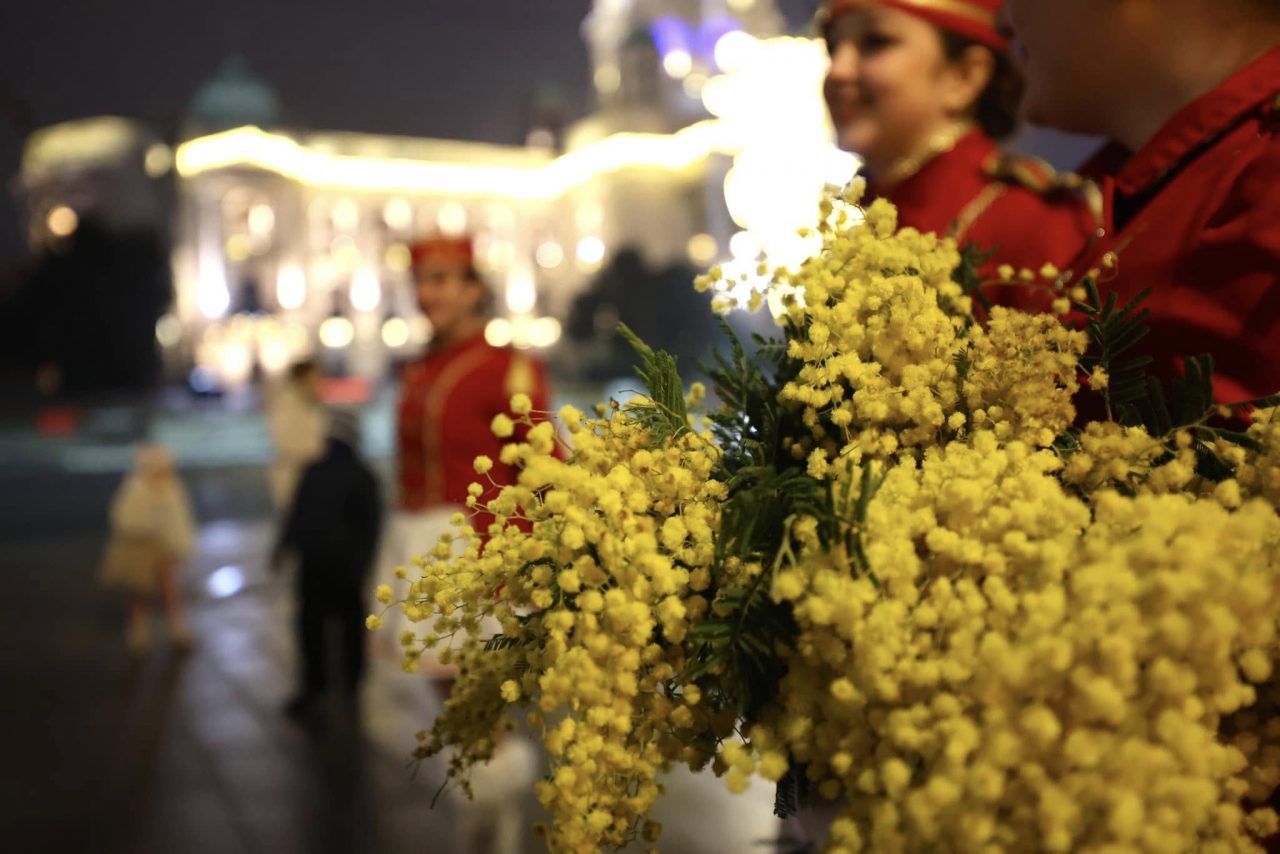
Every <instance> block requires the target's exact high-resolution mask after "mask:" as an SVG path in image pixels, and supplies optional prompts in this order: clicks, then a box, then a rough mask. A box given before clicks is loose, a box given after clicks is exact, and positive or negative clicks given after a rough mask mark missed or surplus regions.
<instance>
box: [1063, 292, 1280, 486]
mask: <svg viewBox="0 0 1280 854" xmlns="http://www.w3.org/2000/svg"><path fill="white" fill-rule="evenodd" d="M1083 285H1084V287H1085V291H1086V294H1087V298H1086V300H1085V301H1083V302H1077V303H1075V307H1076V309H1077V310H1079V311H1081V312H1083V313H1084V314H1085V316H1086V317H1087V319H1088V324H1087V326H1086V327H1085V328H1086V332H1087V333H1088V335H1089V350H1088V351H1087V352H1086V353H1085V355H1084V357H1083V358H1081V360H1080V364H1081V366H1082V367H1084V368H1085V369H1086V370H1089V371H1093V370H1096V369H1098V368H1101V369H1103V370H1105V371H1106V372H1107V374H1108V377H1109V381H1108V383H1107V387H1106V388H1104V389H1102V390H1101V391H1100V392H1096V391H1095V392H1094V393H1095V394H1098V395H1099V396H1100V397H1101V398H1102V401H1103V403H1104V405H1105V407H1106V414H1107V418H1108V419H1111V420H1114V421H1117V422H1119V423H1121V424H1126V425H1131V426H1140V427H1143V428H1144V429H1146V431H1147V432H1148V433H1150V434H1151V435H1152V436H1154V437H1156V438H1157V439H1161V440H1163V441H1165V442H1166V444H1168V443H1169V441H1170V440H1171V439H1172V437H1173V436H1174V435H1175V434H1176V433H1177V432H1179V431H1182V430H1186V431H1188V432H1189V433H1190V434H1191V437H1192V450H1193V451H1194V452H1195V455H1196V474H1198V475H1200V476H1201V477H1203V478H1206V479H1208V480H1212V481H1222V480H1225V479H1227V478H1229V477H1231V476H1232V474H1233V473H1234V472H1233V469H1232V467H1231V465H1230V464H1229V463H1228V462H1227V461H1226V460H1223V459H1222V458H1221V457H1220V456H1219V455H1218V453H1217V452H1216V451H1215V450H1214V446H1215V445H1216V444H1217V442H1218V441H1219V440H1222V441H1226V442H1230V443H1232V444H1235V445H1240V446H1242V447H1245V448H1249V449H1250V450H1262V447H1261V445H1260V444H1259V443H1258V442H1257V441H1256V440H1254V439H1253V438H1251V437H1250V436H1247V435H1245V434H1244V433H1241V432H1239V431H1237V430H1232V429H1230V428H1229V427H1228V426H1226V425H1225V424H1224V423H1222V421H1221V419H1219V420H1218V421H1217V422H1216V423H1215V421H1214V419H1215V418H1216V417H1217V416H1218V415H1219V406H1218V404H1217V402H1216V401H1215V400H1214V389H1213V367H1214V365H1213V357H1212V356H1211V355H1209V354H1203V355H1199V356H1187V357H1186V358H1184V360H1183V372H1182V376H1179V377H1175V378H1174V379H1173V381H1172V384H1171V386H1170V391H1171V395H1166V394H1165V389H1164V386H1163V385H1161V383H1160V381H1159V380H1158V379H1157V378H1155V377H1153V376H1150V375H1149V373H1148V369H1149V367H1150V365H1151V363H1152V358H1151V357H1150V356H1130V355H1128V354H1129V353H1130V352H1131V351H1132V350H1133V349H1134V347H1135V346H1136V345H1137V344H1138V343H1139V342H1140V341H1142V340H1143V339H1144V338H1145V337H1146V336H1147V333H1148V332H1149V331H1150V330H1149V328H1148V327H1147V325H1146V320H1147V317H1148V316H1149V314H1150V312H1149V311H1148V310H1147V309H1145V308H1140V305H1141V304H1142V302H1143V301H1144V300H1146V298H1147V297H1148V296H1149V295H1150V293H1151V291H1150V289H1148V290H1145V291H1143V292H1142V293H1140V294H1139V295H1138V296H1137V297H1135V298H1134V299H1133V300H1132V301H1130V302H1129V303H1126V304H1125V305H1120V304H1119V300H1118V298H1117V296H1116V295H1115V294H1114V293H1111V294H1108V295H1107V298H1106V299H1105V300H1103V299H1102V298H1101V296H1100V295H1099V293H1098V286H1097V284H1096V283H1095V282H1094V281H1093V280H1092V279H1085V280H1084V282H1083ZM1277 403H1280V395H1277V396H1271V397H1263V398H1258V399H1256V400H1248V401H1240V402H1237V403H1234V404H1232V405H1231V407H1230V409H1232V410H1235V409H1239V408H1240V407H1243V406H1274V405H1276V404H1277ZM1077 446H1078V433H1074V435H1072V434H1068V435H1066V436H1063V437H1061V438H1060V439H1059V441H1058V443H1056V447H1057V449H1058V451H1059V453H1060V454H1062V455H1063V456H1064V458H1065V457H1067V456H1070V454H1071V453H1074V450H1075V448H1076V447H1077ZM1169 454H1170V455H1171V454H1172V451H1170V452H1169ZM1168 456H1169V455H1166V457H1165V459H1168Z"/></svg>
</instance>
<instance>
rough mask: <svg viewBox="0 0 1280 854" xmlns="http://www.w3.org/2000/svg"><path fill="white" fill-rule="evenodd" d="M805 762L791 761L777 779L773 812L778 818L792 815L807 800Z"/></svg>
mask: <svg viewBox="0 0 1280 854" xmlns="http://www.w3.org/2000/svg"><path fill="white" fill-rule="evenodd" d="M807 769H808V765H807V764H806V763H800V762H792V763H791V764H790V765H789V766H788V767H787V773H786V774H784V775H783V777H782V779H781V780H779V781H778V790H777V792H776V793H775V794H774V796H773V814H774V815H776V816H777V817H778V818H787V817H788V816H793V815H795V814H796V812H797V811H798V810H799V809H800V806H801V805H802V804H804V803H805V802H806V801H808V800H809V777H808V775H807V774H806V773H805V772H806V771H807Z"/></svg>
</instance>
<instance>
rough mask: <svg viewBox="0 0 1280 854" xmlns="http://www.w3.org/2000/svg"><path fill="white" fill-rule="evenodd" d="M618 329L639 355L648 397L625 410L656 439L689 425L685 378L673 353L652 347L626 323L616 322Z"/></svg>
mask: <svg viewBox="0 0 1280 854" xmlns="http://www.w3.org/2000/svg"><path fill="white" fill-rule="evenodd" d="M618 332H619V333H620V334H621V335H622V337H623V338H625V339H626V341H627V343H628V344H630V345H631V348H632V349H633V350H635V351H636V355H638V356H639V357H640V365H639V366H637V368H636V374H637V375H638V376H639V377H640V379H641V380H642V381H643V382H644V384H645V389H646V391H647V392H648V400H647V401H644V402H636V403H633V404H630V405H628V407H627V414H628V415H629V416H630V417H631V418H634V419H636V420H637V421H640V422H641V423H643V424H644V426H645V427H647V428H648V429H649V431H650V433H651V434H652V436H653V439H654V441H655V442H659V443H661V442H664V441H666V440H667V439H669V438H670V437H672V436H675V435H677V434H678V433H680V432H681V431H683V430H686V429H688V423H689V422H688V415H689V413H688V410H687V408H686V406H685V399H684V382H683V381H682V380H681V379H680V371H679V368H678V367H677V366H676V357H675V356H673V355H671V354H670V353H668V352H666V351H665V350H654V349H653V348H652V347H650V346H649V345H648V344H646V343H645V342H644V341H643V340H641V339H640V337H639V336H638V335H636V334H635V332H633V331H632V330H631V329H630V327H628V326H627V325H626V324H625V323H623V324H619V325H618Z"/></svg>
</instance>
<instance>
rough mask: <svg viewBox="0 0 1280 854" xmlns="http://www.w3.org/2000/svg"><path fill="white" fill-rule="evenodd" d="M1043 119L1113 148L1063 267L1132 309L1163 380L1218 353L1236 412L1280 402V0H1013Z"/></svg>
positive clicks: (1099, 167)
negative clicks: (1141, 312)
mask: <svg viewBox="0 0 1280 854" xmlns="http://www.w3.org/2000/svg"><path fill="white" fill-rule="evenodd" d="M1006 15H1007V17H1008V22H1009V24H1010V26H1011V28H1012V31H1013V33H1014V35H1015V36H1016V40H1017V44H1018V47H1017V49H1016V51H1015V52H1016V53H1017V54H1018V55H1019V57H1020V61H1021V64H1022V65H1023V66H1024V68H1025V72H1026V77H1027V82H1028V85H1027V112H1028V117H1029V118H1030V119H1031V120H1032V121H1035V122H1038V123H1042V124H1046V125H1050V126H1053V127H1057V128H1060V129H1062V130H1067V131H1072V132H1076V133H1090V134H1098V135H1102V136H1104V137H1107V138H1109V139H1110V140H1111V142H1110V143H1109V144H1108V145H1107V146H1106V147H1105V148H1104V149H1103V150H1102V151H1100V152H1099V153H1098V154H1097V156H1095V157H1094V158H1093V159H1092V160H1091V162H1090V163H1089V164H1087V166H1086V168H1085V172H1086V174H1087V175H1089V176H1090V177H1092V178H1094V179H1096V180H1097V182H1098V186H1099V187H1100V189H1101V201H1102V222H1101V224H1100V227H1099V229H1098V231H1097V232H1096V234H1095V236H1094V239H1093V240H1091V241H1090V243H1089V245H1088V246H1087V247H1086V249H1085V250H1084V251H1083V252H1082V253H1081V254H1080V255H1079V257H1077V258H1076V259H1075V260H1074V261H1073V262H1072V263H1071V264H1070V267H1071V269H1072V270H1073V272H1074V273H1075V274H1076V275H1084V274H1088V273H1094V274H1095V275H1097V276H1098V280H1099V286H1100V289H1101V290H1103V291H1104V292H1106V291H1111V292H1114V293H1116V294H1117V295H1118V296H1119V297H1120V299H1121V300H1131V299H1133V298H1134V297H1135V296H1137V295H1138V294H1139V293H1140V292H1142V291H1143V290H1145V289H1147V288H1151V289H1153V292H1152V294H1151V296H1150V297H1149V298H1148V300H1147V302H1146V305H1147V307H1148V308H1149V309H1150V310H1151V317H1150V321H1149V324H1150V327H1151V334H1150V335H1149V336H1148V339H1147V340H1146V341H1144V342H1143V346H1144V347H1146V349H1147V351H1148V352H1151V353H1152V355H1154V356H1155V357H1156V360H1157V361H1156V365H1155V368H1156V371H1157V373H1158V374H1160V375H1163V376H1164V377H1165V378H1168V377H1170V376H1172V375H1174V374H1176V372H1177V371H1178V370H1179V367H1180V366H1179V357H1180V356H1186V355H1198V354H1201V353H1211V354H1212V355H1213V356H1214V358H1215V361H1216V375H1215V391H1216V394H1217V397H1218V399H1219V401H1220V402H1225V403H1230V402H1236V401H1242V400H1247V399H1250V398H1255V397H1259V396H1263V395H1269V394H1274V393H1276V392H1280V2H1277V0H1160V2H1152V0H1075V2H1071V3H1063V2H1053V3H1050V2H1044V0H1007V2H1006Z"/></svg>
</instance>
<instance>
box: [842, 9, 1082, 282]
mask: <svg viewBox="0 0 1280 854" xmlns="http://www.w3.org/2000/svg"><path fill="white" fill-rule="evenodd" d="M999 6H1000V0H947V2H945V3H943V2H937V0H828V2H827V3H826V4H825V5H824V6H823V8H822V9H821V11H820V12H819V15H818V20H817V23H818V26H819V27H820V29H821V32H822V36H823V38H824V39H825V41H826V44H827V51H828V53H829V54H830V57H831V65H830V68H829V70H828V72H827V77H826V81H825V83H824V86H823V94H824V97H825V99H826V102H827V108H828V110H829V112H830V114H831V119H832V122H833V123H834V125H835V128H836V142H837V144H838V145H839V146H840V147H841V148H843V149H845V150H847V151H851V152H853V153H855V154H857V155H858V156H860V157H861V158H862V159H863V164H864V169H863V171H864V174H865V176H866V178H867V184H868V186H867V197H868V198H877V197H878V198H884V199H887V200H888V201H890V202H892V203H893V204H894V205H895V206H896V207H897V209H898V221H899V224H900V225H901V226H910V227H912V228H915V229H917V230H919V231H922V232H934V233H936V234H937V235H939V236H940V237H944V236H950V237H954V238H955V239H956V241H957V242H958V243H960V245H961V246H964V245H968V244H972V245H973V246H974V247H975V248H978V249H982V250H990V251H991V252H992V253H993V254H992V255H991V257H990V258H989V259H988V260H987V261H986V263H985V264H983V266H982V272H983V273H984V276H985V277H987V278H992V277H993V274H994V272H995V270H996V268H997V267H998V266H999V265H1002V264H1009V265H1011V266H1013V267H1015V268H1019V269H1022V268H1027V269H1032V270H1039V269H1041V267H1042V266H1043V265H1044V264H1045V263H1046V262H1048V263H1052V264H1055V265H1058V266H1062V265H1065V264H1066V263H1067V262H1068V261H1070V260H1071V259H1072V258H1073V257H1074V256H1075V255H1076V253H1078V252H1079V251H1080V249H1081V247H1083V246H1084V244H1085V241H1086V240H1087V239H1088V238H1089V237H1090V236H1091V235H1092V234H1093V231H1094V229H1095V228H1096V227H1097V217H1096V215H1095V214H1094V213H1093V212H1092V211H1091V208H1090V206H1089V205H1088V204H1086V200H1085V195H1084V186H1085V185H1084V182H1083V181H1082V180H1081V179H1080V178H1078V177H1077V176H1074V175H1058V174H1057V173H1055V172H1054V170H1053V168H1052V167H1050V166H1049V165H1048V164H1046V163H1044V162H1042V161H1039V160H1036V159H1034V158H1031V157H1025V156H1020V155H1016V154H1012V153H1010V152H1007V151H1005V150H1003V149H1002V148H1001V147H1000V145H999V142H998V141H999V140H1004V139H1007V138H1008V137H1010V136H1012V135H1013V133H1014V131H1016V130H1017V128H1018V121H1019V120H1018V108H1019V100H1020V98H1021V95H1022V89H1023V80H1022V76H1021V74H1020V72H1019V71H1018V69H1017V68H1016V67H1015V66H1014V65H1013V63H1012V62H1011V61H1010V59H1009V56H1008V50H1009V42H1008V40H1007V39H1006V38H1005V37H1004V36H1003V35H1001V34H1000V33H999V32H997V30H996V12H997V9H998V8H999Z"/></svg>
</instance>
